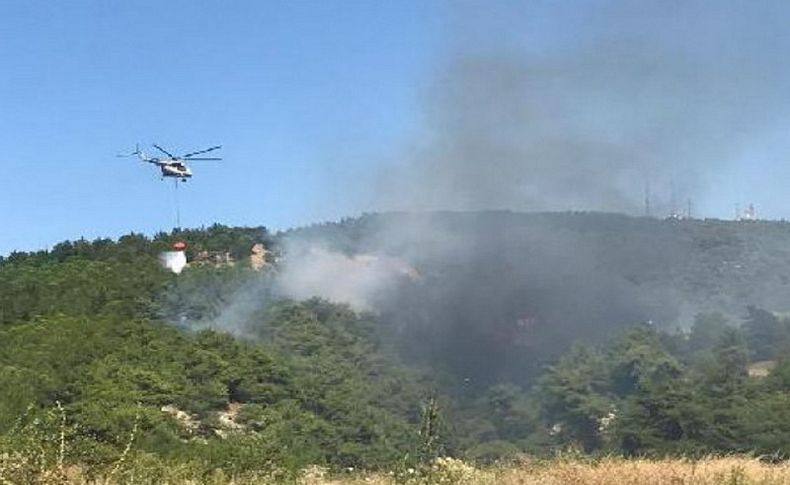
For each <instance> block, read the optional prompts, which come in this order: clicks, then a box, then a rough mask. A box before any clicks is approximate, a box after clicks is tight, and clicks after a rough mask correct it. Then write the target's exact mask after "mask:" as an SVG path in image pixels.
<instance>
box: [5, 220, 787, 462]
mask: <svg viewBox="0 0 790 485" xmlns="http://www.w3.org/2000/svg"><path fill="white" fill-rule="evenodd" d="M176 240H184V241H187V242H188V243H189V245H190V249H189V257H190V260H192V261H193V264H192V265H191V266H190V267H189V268H187V269H186V270H185V271H184V272H183V273H182V274H180V275H174V274H172V273H170V272H169V271H166V270H164V269H162V268H161V267H160V266H159V264H158V262H157V254H158V253H159V252H160V251H162V250H166V249H167V248H168V246H169V245H170V244H171V243H172V242H173V241H176ZM254 244H262V245H264V246H265V247H266V248H267V251H268V253H267V254H268V256H267V257H268V259H269V262H268V264H267V265H266V267H264V268H263V269H259V270H256V269H253V268H252V267H251V265H250V264H249V255H250V248H251V247H252V246H253V245H254ZM305 246H307V247H320V248H321V251H322V252H318V253H316V252H313V253H300V252H298V251H296V250H295V248H297V247H305ZM214 253H221V254H223V255H227V257H224V259H222V260H221V261H219V262H217V261H216V260H214V259H211V258H210V257H207V256H205V255H206V254H214ZM300 254H313V256H311V257H314V256H315V254H319V255H320V256H321V257H322V258H325V256H326V255H327V254H329V255H331V257H332V259H331V261H333V262H337V261H341V262H342V261H351V262H352V263H353V264H352V265H351V266H348V268H350V269H349V270H348V271H349V272H353V271H356V270H358V269H359V268H362V269H363V270H365V271H367V270H368V269H370V268H371V267H372V268H375V269H376V270H377V272H375V273H374V274H375V275H377V277H378V275H381V278H390V276H389V273H387V272H393V271H394V273H395V274H396V275H397V278H395V279H387V281H388V282H389V283H388V284H387V285H379V284H378V283H377V282H376V281H374V280H373V279H371V278H370V273H365V276H366V277H365V279H363V280H362V283H363V284H362V285H361V286H362V287H364V288H363V289H370V288H371V287H372V288H375V289H377V291H375V292H372V293H370V292H366V293H364V295H365V296H366V297H367V298H368V300H369V305H368V306H367V307H366V308H358V307H356V306H350V305H348V304H345V303H344V302H343V301H329V300H328V299H326V295H325V294H322V293H321V291H320V289H321V285H317V286H315V288H317V289H318V290H317V291H316V294H315V295H311V296H314V297H309V298H305V299H295V298H293V297H292V296H290V295H289V293H288V291H287V289H288V288H289V287H288V286H287V285H285V284H284V283H283V281H284V280H287V278H288V277H289V274H290V273H291V272H293V271H294V269H293V268H294V265H295V264H296V263H298V261H299V258H300ZM337 255H344V256H346V257H349V258H350V257H351V256H353V257H354V258H351V259H348V260H345V259H342V257H341V256H337ZM387 258H388V259H387ZM381 261H384V262H385V263H386V264H380V262H381ZM333 264H334V263H333ZM377 264H378V266H377ZM328 267H329V269H330V270H331V271H329V274H330V277H331V278H330V281H329V283H330V285H334V286H338V285H346V284H347V283H348V280H344V279H343V278H342V277H341V276H343V275H340V274H337V273H338V270H337V268H339V266H328ZM324 269H326V268H324ZM379 270H381V271H379ZM323 274H324V272H322V273H320V274H316V275H311V276H315V278H314V279H317V278H318V276H321V275H323ZM789 275H790V225H788V224H785V223H780V222H750V223H745V222H744V223H736V222H722V221H695V220H683V221H662V220H655V219H645V218H630V217H625V216H617V215H608V214H517V213H506V212H495V213H486V212H484V213H437V214H427V215H408V214H385V215H368V216H363V217H361V218H358V219H348V220H344V221H341V222H339V223H332V224H325V225H319V226H312V227H307V228H302V229H296V230H292V231H287V232H284V233H280V234H270V233H268V232H267V231H266V230H265V229H264V228H262V227H258V228H229V227H224V226H220V225H216V226H212V227H209V228H204V229H196V230H190V231H177V232H175V233H172V234H158V235H156V236H154V237H153V238H148V237H145V236H141V235H134V234H132V235H128V236H124V237H121V238H120V239H118V240H117V241H111V240H97V241H73V242H64V243H61V244H58V245H56V246H55V247H53V248H52V250H49V251H39V252H33V253H21V252H20V253H13V254H11V255H8V256H7V257H4V258H2V260H1V261H0V454H2V453H15V452H22V453H25V452H32V451H31V450H50V448H51V446H50V445H52V444H53V443H54V444H55V445H54V448H51V450H52V451H51V453H54V454H57V453H58V451H57V450H58V449H59V448H58V446H59V445H58V443H59V441H62V442H63V444H64V446H65V448H66V449H68V453H67V457H66V459H67V460H69V461H73V462H78V463H96V464H107V463H116V462H117V460H118V459H119V457H121V456H127V454H129V453H133V454H135V456H139V457H150V459H156V460H164V461H165V462H168V463H193V464H195V465H194V466H196V467H200V468H201V469H203V468H204V469H206V470H211V469H214V468H223V469H227V470H230V471H234V470H236V471H241V470H250V469H262V468H265V467H267V466H270V465H272V466H274V465H276V466H278V467H285V468H287V469H294V470H296V469H300V468H302V467H304V466H307V465H310V464H325V465H329V466H332V467H336V468H343V467H357V468H370V469H381V468H389V469H392V467H400V466H417V465H418V464H419V463H420V462H422V461H424V460H427V459H429V458H432V457H435V456H438V455H451V456H459V457H464V458H469V459H474V460H479V461H481V462H486V461H491V460H494V459H498V458H502V457H508V456H513V455H516V454H519V453H525V452H526V453H531V454H538V455H549V454H552V453H554V452H555V451H556V450H560V449H567V448H568V447H576V448H578V449H580V450H583V451H584V452H587V453H602V452H606V453H610V452H615V453H622V454H626V455H633V454H639V455H643V454H680V453H684V454H697V455H699V454H704V453H709V452H734V451H737V452H745V453H752V452H753V453H757V454H772V456H776V457H781V456H784V453H787V452H790V448H788V445H787V442H786V439H785V438H786V436H787V434H788V432H790V429H788V423H790V419H789V418H790V415H788V412H789V411H788V410H790V401H789V400H788V397H787V396H788V395H789V394H788V391H789V390H790V361H787V360H786V359H785V356H786V355H787V354H786V352H787V350H788V348H790V321H788V320H785V319H784V316H783V314H782V312H785V311H787V310H788V309H790V298H787V297H788V296H790V286H788V281H789V280H788V276H789ZM299 281H302V280H299ZM314 282H315V281H314ZM354 289H356V288H354ZM321 297H325V298H321ZM368 300H366V301H368ZM757 362H760V363H762V364H761V365H762V366H761V367H760V369H762V370H763V371H764V372H756V371H754V369H756V367H755V365H754V364H755V363H757ZM750 369H751V371H752V372H751V375H750ZM66 445H67V446H66ZM36 453H38V451H36ZM47 453H50V451H47Z"/></svg>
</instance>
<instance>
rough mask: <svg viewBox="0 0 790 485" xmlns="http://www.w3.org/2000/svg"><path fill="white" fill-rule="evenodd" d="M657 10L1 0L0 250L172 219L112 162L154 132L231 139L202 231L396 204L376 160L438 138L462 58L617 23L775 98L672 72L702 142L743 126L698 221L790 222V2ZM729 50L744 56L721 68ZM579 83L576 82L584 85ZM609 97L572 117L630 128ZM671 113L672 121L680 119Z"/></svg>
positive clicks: (569, 45)
mask: <svg viewBox="0 0 790 485" xmlns="http://www.w3.org/2000/svg"><path fill="white" fill-rule="evenodd" d="M634 5H639V6H640V7H639V8H636V7H634ZM646 5H648V2H591V1H575V2H574V1H566V2H538V1H535V2H510V1H502V2H443V1H425V0H414V1H407V0H400V1H397V2H385V1H363V0H343V1H340V0H336V1H318V0H313V1H307V0H294V1H277V2H272V1H234V2H219V1H194V0H193V1H167V2H162V1H156V2H155V1H127V2H121V1H99V0H96V1H87V0H82V1H73V2H52V1H43V0H41V1H36V0H32V1H31V0H25V1H23V0H18V1H17V0H8V1H4V2H1V3H0V65H2V73H0V140H2V144H3V146H2V150H0V228H2V229H0V231H2V232H0V254H5V253H7V252H9V251H11V250H13V249H25V250H27V249H38V248H45V247H48V246H51V245H53V244H54V243H56V242H58V241H60V240H63V239H67V238H70V239H73V238H78V237H81V236H84V237H87V238H95V237H100V236H110V237H117V236H119V235H121V234H124V233H127V232H130V231H135V232H144V233H147V234H151V233H153V232H155V231H158V230H167V229H169V228H171V227H172V226H173V223H174V201H173V190H172V184H171V183H168V182H167V181H165V182H162V181H160V180H159V178H158V176H157V174H156V172H155V170H154V168H153V167H150V166H147V165H143V164H140V163H138V162H136V161H134V160H133V159H119V158H116V157H115V155H116V154H117V153H120V152H123V151H129V150H131V149H132V148H133V147H134V145H135V143H138V142H139V143H141V144H143V145H150V144H151V143H154V142H155V143H159V144H162V145H163V146H165V147H167V148H169V149H171V150H172V151H176V152H186V151H190V150H193V149H200V148H203V147H206V146H211V145H214V144H222V145H223V146H224V148H223V150H222V156H223V157H224V158H225V160H224V161H223V162H219V163H217V162H203V163H200V162H195V164H194V166H193V170H194V171H195V174H196V175H195V177H194V179H193V180H191V181H190V182H188V183H187V184H186V185H185V186H183V187H182V188H181V189H180V191H179V197H180V203H181V212H182V223H183V225H185V226H192V227H194V226H199V225H203V224H211V223H213V222H221V223H225V224H234V225H235V224H239V225H258V224H263V225H267V226H269V227H273V228H286V227H289V226H293V225H298V224H304V223H309V222H317V221H321V220H325V219H337V218H339V217H341V216H344V215H355V214H359V213H360V212H363V211H369V210H374V209H377V208H380V206H379V205H378V203H377V197H376V195H375V194H373V193H372V192H374V191H375V190H376V187H377V185H376V184H377V183H378V182H377V177H380V175H376V172H377V169H378V168H377V167H378V166H379V165H386V164H388V163H392V162H393V161H394V160H398V159H399V158H400V157H403V156H405V157H406V158H408V155H404V154H407V153H409V152H410V150H412V148H413V147H414V146H418V147H419V146H422V145H424V144H425V143H424V139H426V138H430V137H431V136H432V135H431V134H432V133H433V132H435V131H441V127H439V128H438V129H437V128H435V127H434V128H432V127H431V123H432V122H431V120H430V118H431V114H430V110H427V111H428V112H427V113H426V105H428V106H432V105H433V103H432V101H431V97H432V96H435V94H436V91H437V81H436V79H437V77H438V78H439V79H441V73H442V70H443V69H444V66H445V65H446V64H447V63H448V59H453V58H457V57H458V56H464V55H490V54H491V53H496V55H502V53H503V52H504V53H506V54H505V55H507V56H511V57H515V58H519V57H520V56H523V57H525V58H527V57H530V58H538V59H541V62H543V65H544V66H545V65H546V64H549V65H550V64H551V63H550V62H548V63H547V62H545V61H546V60H549V61H550V60H552V59H554V58H555V57H556V58H562V59H566V58H567V57H568V52H581V50H582V49H584V48H586V46H589V45H593V44H595V43H596V42H601V39H603V41H604V42H605V41H606V39H607V36H609V35H610V34H611V33H613V32H614V33H615V34H616V35H618V36H620V37H619V39H621V40H622V39H623V38H631V39H636V40H637V43H638V42H639V41H640V40H645V41H646V42H647V43H649V42H651V41H652V40H655V39H660V42H661V43H662V45H665V47H666V48H667V49H669V50H670V51H671V52H680V53H683V54H686V53H688V55H689V59H691V61H692V62H690V63H689V64H694V63H698V62H697V61H698V60H700V59H711V60H712V61H711V66H712V67H711V68H710V69H708V70H706V71H705V73H704V74H705V75H709V76H710V77H709V78H703V79H714V81H711V82H712V84H714V85H715V86H714V88H717V87H718V88H719V90H718V91H716V89H714V92H716V93H719V92H720V93H728V92H729V91H728V89H732V88H733V86H735V87H737V88H741V87H746V88H744V89H747V91H745V92H743V93H739V96H741V97H742V98H744V99H747V101H748V100H749V99H751V98H750V97H752V98H755V99H757V98H759V101H760V102H758V103H755V104H749V103H748V102H746V101H743V102H741V101H740V100H739V101H738V103H735V108H733V110H732V111H731V112H727V110H726V109H724V111H722V112H721V113H720V112H719V111H721V110H720V109H719V107H720V106H724V107H726V106H727V105H728V103H727V102H726V99H725V98H718V97H717V98H713V97H712V98H711V100H712V101H710V104H712V105H713V107H711V106H708V107H707V108H706V109H705V110H702V111H700V112H695V111H694V107H693V104H694V98H693V94H689V93H694V92H696V91H693V90H685V89H684V88H683V86H682V84H683V83H687V82H688V83H691V84H693V82H694V80H695V79H696V76H697V73H696V71H695V72H693V73H692V74H688V73H681V74H679V75H677V77H667V78H666V79H670V80H671V81H672V82H677V83H678V84H679V85H681V86H680V87H679V88H678V92H680V93H681V97H680V99H681V101H683V102H684V103H685V102H686V101H688V102H687V103H686V104H688V105H689V106H691V107H689V108H683V109H688V110H689V113H690V114H691V116H690V118H691V119H694V116H699V117H700V118H704V117H705V116H709V114H710V113H715V114H714V115H713V116H714V117H720V118H722V119H725V120H726V121H727V122H726V123H721V124H716V123H714V124H713V125H712V126H711V127H709V129H708V130H707V131H705V132H704V133H703V134H702V135H700V136H703V137H706V138H705V142H706V143H709V142H710V140H711V139H716V138H717V137H723V138H731V133H713V131H714V130H716V129H720V130H722V131H724V130H732V129H738V130H740V129H741V128H743V131H744V135H743V136H740V137H737V143H736V142H732V143H730V144H729V145H727V150H726V153H724V154H722V153H716V155H715V156H717V157H720V158H721V159H722V163H721V164H720V165H719V164H709V163H705V164H702V166H703V167H704V168H703V169H702V172H704V175H702V176H703V177H704V178H705V179H706V181H707V183H706V184H704V191H702V190H703V189H700V192H699V194H698V198H697V199H695V201H694V202H695V207H696V208H697V211H698V213H700V214H702V215H708V216H712V217H729V216H730V215H731V212H732V207H733V206H734V204H735V203H736V202H740V203H741V204H746V203H748V202H754V203H755V204H756V205H757V206H758V210H760V211H761V213H762V214H763V215H765V216H767V217H772V218H781V217H790V206H788V202H790V200H789V199H788V197H787V195H785V192H786V185H787V184H786V183H785V181H787V180H788V179H790V170H788V168H786V167H787V166H788V165H790V164H788V163H787V160H788V158H790V157H788V156H787V153H788V149H790V145H789V144H788V142H787V133H788V132H787V129H788V128H790V126H788V125H790V123H787V121H788V119H790V117H788V116H785V115H786V114H790V109H784V108H783V109H778V108H777V109H774V110H773V111H771V112H770V113H767V114H766V116H762V111H761V110H765V107H766V106H782V105H783V103H784V104H787V99H786V96H785V97H782V96H779V95H777V94H776V93H778V92H781V90H780V89H775V88H777V87H782V86H785V87H787V85H786V84H784V83H785V81H787V80H790V75H787V74H788V72H787V71H788V69H787V68H785V67H783V66H779V65H777V63H778V60H780V59H783V58H784V57H786V56H785V54H786V52H787V50H786V49H785V47H788V46H790V41H789V37H788V35H790V34H785V33H784V30H785V29H784V26H785V25H786V24H787V22H786V21H787V20H790V17H789V16H788V15H787V14H788V10H789V9H788V8H787V7H785V6H784V5H783V4H782V3H781V2H775V3H773V2H763V3H761V4H760V5H761V8H760V9H756V11H755V9H753V8H752V7H751V5H753V4H752V3H750V2H695V3H694V6H693V7H687V6H686V5H690V2H688V3H687V2H675V1H665V2H664V1H662V2H653V3H650V4H649V5H650V7H649V8H647V7H644V6H646ZM722 5H726V8H721V6H722ZM766 20H770V21H769V22H766ZM731 25H735V27H732V28H733V29H734V30H733V31H730V30H729V29H730V28H731V27H730V26H731ZM654 26H658V27H654ZM733 32H734V33H735V34H737V35H733ZM615 34H611V35H615ZM673 49H674V50H673ZM725 51H727V52H732V53H733V54H732V55H731V56H729V57H725V58H723V59H720V58H719V57H718V56H719V54H721V53H722V52H725ZM652 52H653V51H650V52H649V54H650V53H652ZM639 55H642V54H639ZM673 55H674V54H673ZM563 56H565V57H563ZM570 57H573V56H570ZM670 57H671V56H670ZM752 59H756V61H754V64H753V65H752V64H751V61H752ZM563 62H565V61H563ZM571 64H572V68H571V69H569V72H572V73H574V74H575V75H578V69H577V67H578V66H579V65H581V64H579V62H578V61H577V60H575V61H573V62H571ZM634 65H636V64H634ZM720 65H722V66H724V67H725V68H724V69H722V70H721V71H720V74H721V76H718V78H731V77H732V74H733V73H741V74H738V75H737V76H735V77H737V78H738V79H736V81H737V82H736V81H733V83H734V84H732V85H730V84H726V83H724V84H721V85H720V86H719V84H718V82H717V81H715V79H717V77H716V76H713V75H716V74H717V73H719V71H718V69H719V67H718V66H720ZM628 66H631V64H627V65H625V67H626V68H627V67H628ZM562 69H567V66H563V67H562ZM562 69H560V70H558V71H557V72H560V73H562V72H563V71H562ZM750 69H751V71H750ZM742 73H750V74H742ZM711 74H713V75H711ZM640 75H641V73H640ZM647 76H648V78H649V76H650V75H649V74H647ZM741 77H743V79H740V78H741ZM766 78H771V81H770V82H767V83H766V82H764V80H765V79H766ZM640 79H642V78H641V77H640ZM659 79H664V78H660V77H659ZM571 81H572V80H571ZM571 81H567V82H571ZM440 84H441V83H439V85H440ZM558 85H562V80H559V81H558ZM625 86H626V88H628V89H630V88H632V87H633V86H632V85H631V84H625ZM748 86H755V87H754V88H753V90H752V91H748V89H752V88H748ZM558 89H559V88H558ZM559 92H562V91H561V90H560V91H559ZM634 92H638V90H636V91H634ZM566 94H568V96H566V97H570V95H575V94H578V93H576V92H575V91H574V90H573V88H569V90H568V91H567V93H566ZM609 94H610V93H606V92H604V93H603V94H602V95H601V96H597V97H594V98H590V99H584V100H582V102H581V103H579V105H582V104H583V105H585V106H588V108H585V109H588V111H587V112H585V113H582V115H578V113H577V114H576V115H574V116H575V118H574V120H576V121H578V120H579V119H582V118H584V119H587V118H589V119H595V120H604V121H598V123H603V125H604V129H603V130H602V132H607V133H610V134H611V133H618V130H619V129H620V125H619V124H617V122H608V121H606V119H607V118H608V117H609V116H610V115H611V114H612V113H619V111H618V109H620V108H622V106H621V104H622V103H621V104H620V105H618V104H617V103H618V102H614V103H613V104H611V105H610V104H607V103H608V100H609V99H610V96H609ZM647 94H648V95H649V94H650V91H647ZM492 95H493V94H492ZM684 96H688V97H687V98H684ZM763 98H764V99H763ZM618 106H619V108H618ZM640 109H642V108H640ZM644 109H649V110H650V112H651V113H654V112H655V110H656V108H654V107H650V108H644ZM673 109H675V111H673V113H676V112H677V110H678V109H679V108H677V107H675V108H673ZM663 110H664V108H658V111H659V112H660V113H661V114H662V116H663V115H664V114H665V113H664V111H663ZM738 110H742V111H743V112H741V111H738ZM620 111H622V109H621V110H620ZM766 111H768V110H766ZM680 112H685V111H682V110H681V111H680ZM636 113H637V114H638V113H640V112H639V111H637V112H636ZM451 115H452V113H451ZM612 116H613V115H612ZM656 119H657V120H659V121H656V123H657V125H656V131H660V130H661V129H662V128H664V127H663V126H661V125H660V123H661V121H660V120H661V119H662V118H661V117H657V118H656ZM667 119H669V118H667ZM733 120H735V121H733ZM739 120H742V123H741V122H740V121H739ZM494 122H496V120H494ZM699 123H701V124H705V121H704V120H702V121H699ZM742 125H743V126H742ZM563 126H565V125H563ZM621 131H622V130H620V132H621ZM586 132H589V130H587V131H586ZM711 133H713V134H711ZM434 134H435V133H434ZM435 138H437V139H438V140H439V141H440V142H441V141H442V140H445V139H446V138H445V137H443V136H442V135H441V134H439V136H438V137H435ZM697 141H698V139H696V138H694V137H689V138H688V139H687V140H684V141H683V143H684V145H683V151H682V157H686V158H688V159H694V158H695V157H698V158H704V157H706V156H713V155H712V154H711V152H710V151H705V152H704V153H703V151H700V152H696V151H695V147H696V146H697V145H696V142H697ZM418 149H419V148H418ZM427 151H428V152H430V153H432V152H431V150H427ZM659 151H660V150H659ZM672 153H673V154H675V155H676V154H677V153H681V152H680V151H675V152H672ZM413 158H414V160H416V163H420V162H421V161H422V160H424V157H423V156H415V157H413ZM725 159H726V160H725ZM199 163H200V164H199ZM406 169H408V165H407V166H406ZM390 173H391V172H390ZM678 173H680V174H681V176H682V173H683V172H682V170H679V171H678ZM396 174H397V172H396ZM415 190H420V189H415ZM635 192H641V189H635ZM406 195H407V196H408V194H406ZM516 208H519V207H516ZM538 208H540V207H538ZM569 208H570V207H569ZM572 208H584V207H572Z"/></svg>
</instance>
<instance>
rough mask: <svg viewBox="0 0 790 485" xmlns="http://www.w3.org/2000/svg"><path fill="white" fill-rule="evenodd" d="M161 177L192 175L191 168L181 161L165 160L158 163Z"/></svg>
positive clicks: (186, 176)
mask: <svg viewBox="0 0 790 485" xmlns="http://www.w3.org/2000/svg"><path fill="white" fill-rule="evenodd" d="M159 168H160V169H161V170H162V177H177V178H181V179H186V178H190V177H192V170H191V169H190V168H189V167H187V166H186V165H184V164H183V163H181V162H165V163H162V164H161V165H159Z"/></svg>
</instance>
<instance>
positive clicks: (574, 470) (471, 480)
mask: <svg viewBox="0 0 790 485" xmlns="http://www.w3.org/2000/svg"><path fill="white" fill-rule="evenodd" d="M0 458H1V459H0V484H17V483H19V484H27V483H40V484H46V485H49V484H56V483H57V484H76V483H91V484H96V485H110V484H121V483H130V484H131V483H141V484H142V483H146V484H149V483H150V484H154V483H156V484H198V483H209V484H217V485H219V484H246V483H253V484H269V483H294V484H299V485H329V484H382V485H383V484H387V485H389V484H393V485H395V484H412V485H421V484H470V485H471V484H504V485H507V484H536V485H555V484H556V485H565V484H600V485H604V484H606V485H609V484H613V485H618V484H639V485H654V484H655V485H658V484H673V485H676V484H711V485H714V484H715V485H719V484H733V485H734V484H739V485H740V484H790V463H788V462H782V463H779V464H770V463H763V462H760V461H758V460H756V459H753V458H749V457H739V456H729V457H709V458H704V459H700V460H685V459H660V460H649V459H624V458H604V459H599V460H588V459H583V458H582V459H554V460H525V461H522V462H520V463H517V464H512V465H507V466H492V467H487V468H476V467H474V466H471V465H469V464H467V463H465V462H463V461H461V460H456V459H452V458H439V459H437V460H435V461H434V462H433V464H432V465H431V466H430V467H429V468H426V469H425V470H413V469H405V470H402V471H399V472H397V473H396V472H390V473H364V472H356V471H353V470H349V471H347V472H344V473H341V474H336V473H335V474H333V473H330V472H328V471H327V470H326V469H323V468H320V467H312V468H308V469H306V470H304V471H303V472H302V473H301V474H300V475H299V476H289V474H287V473H284V472H278V471H269V472H253V473H245V474H241V475H236V476H230V475H228V474H226V473H224V472H223V471H221V470H215V471H213V472H209V473H205V471H198V470H197V468H192V467H190V466H178V465H175V466H166V467H163V466H162V464H161V463H156V464H154V463H146V460H145V459H143V460H141V461H136V460H135V461H132V462H130V463H127V464H125V466H123V467H122V469H119V468H118V467H114V468H113V469H108V470H107V471H106V472H104V473H101V472H100V473H95V472H93V473H91V472H88V471H87V470H85V469H81V468H80V467H76V466H69V465H64V466H62V467H61V466H55V467H52V468H48V469H41V468H38V469H36V468H35V467H30V466H29V465H31V463H25V462H24V460H22V461H17V460H12V459H10V457H9V456H7V455H6V456H3V457H0ZM148 465H150V466H148Z"/></svg>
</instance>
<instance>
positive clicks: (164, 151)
mask: <svg viewBox="0 0 790 485" xmlns="http://www.w3.org/2000/svg"><path fill="white" fill-rule="evenodd" d="M154 148H156V149H157V150H159V151H160V152H162V153H164V154H165V155H167V156H168V157H170V158H176V156H175V155H173V154H172V153H170V152H169V151H167V150H165V149H164V148H162V147H160V146H159V145H157V144H156V143H154Z"/></svg>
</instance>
